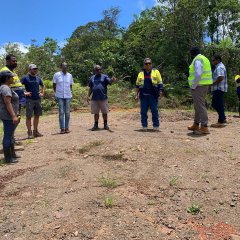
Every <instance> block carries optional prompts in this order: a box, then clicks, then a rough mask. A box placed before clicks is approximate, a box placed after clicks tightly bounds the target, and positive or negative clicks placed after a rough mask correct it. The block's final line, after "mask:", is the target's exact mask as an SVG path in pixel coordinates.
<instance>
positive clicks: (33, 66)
mask: <svg viewBox="0 0 240 240" xmlns="http://www.w3.org/2000/svg"><path fill="white" fill-rule="evenodd" d="M28 68H29V69H34V68H36V69H37V68H38V67H37V65H35V64H32V63H31V64H30V65H29V66H28Z"/></svg>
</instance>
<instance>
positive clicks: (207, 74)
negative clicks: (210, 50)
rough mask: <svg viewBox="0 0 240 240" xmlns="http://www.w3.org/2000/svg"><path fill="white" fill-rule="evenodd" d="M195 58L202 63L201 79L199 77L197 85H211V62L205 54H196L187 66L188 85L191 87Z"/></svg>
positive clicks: (193, 77)
mask: <svg viewBox="0 0 240 240" xmlns="http://www.w3.org/2000/svg"><path fill="white" fill-rule="evenodd" d="M196 60H199V61H201V62H202V64H203V73H202V76H201V79H200V81H199V83H198V85H199V86H203V85H211V84H212V83H213V79H212V69H211V64H210V62H209V60H208V59H207V58H206V57H205V56H203V55H201V54H199V55H198V56H196V57H195V58H194V59H193V61H192V64H191V65H190V66H189V77H188V84H189V86H190V87H191V86H192V85H193V81H194V79H195V76H194V72H195V69H194V63H195V61H196Z"/></svg>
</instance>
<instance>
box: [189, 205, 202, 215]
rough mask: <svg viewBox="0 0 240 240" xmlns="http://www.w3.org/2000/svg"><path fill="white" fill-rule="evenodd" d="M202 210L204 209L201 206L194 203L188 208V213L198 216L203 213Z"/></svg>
mask: <svg viewBox="0 0 240 240" xmlns="http://www.w3.org/2000/svg"><path fill="white" fill-rule="evenodd" d="M201 208H202V207H201V206H199V205H198V204H195V203H193V204H192V205H191V207H188V208H187V212H188V213H191V214H192V215H197V214H198V213H200V212H201Z"/></svg>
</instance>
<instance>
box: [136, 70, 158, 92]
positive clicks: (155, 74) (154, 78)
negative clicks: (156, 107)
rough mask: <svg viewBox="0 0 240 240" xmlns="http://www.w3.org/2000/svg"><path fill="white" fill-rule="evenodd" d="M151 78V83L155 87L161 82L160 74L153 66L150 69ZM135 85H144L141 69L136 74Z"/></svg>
mask: <svg viewBox="0 0 240 240" xmlns="http://www.w3.org/2000/svg"><path fill="white" fill-rule="evenodd" d="M151 79H152V84H153V86H154V87H157V86H158V85H159V84H162V77H161V74H160V72H159V71H158V70H157V69H155V68H153V69H152V71H151ZM136 85H137V86H139V88H143V85H144V71H141V72H140V73H139V74H138V78H137V81H136Z"/></svg>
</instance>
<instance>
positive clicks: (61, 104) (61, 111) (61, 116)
mask: <svg viewBox="0 0 240 240" xmlns="http://www.w3.org/2000/svg"><path fill="white" fill-rule="evenodd" d="M57 101H58V118H59V127H60V129H61V132H63V133H65V129H64V99H63V98H57Z"/></svg>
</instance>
